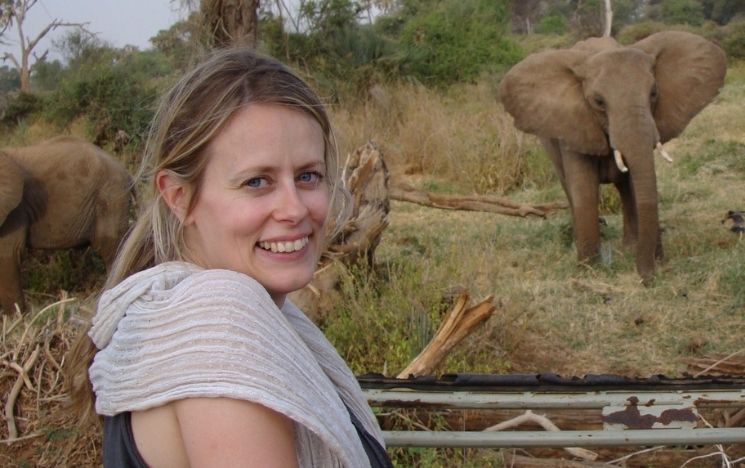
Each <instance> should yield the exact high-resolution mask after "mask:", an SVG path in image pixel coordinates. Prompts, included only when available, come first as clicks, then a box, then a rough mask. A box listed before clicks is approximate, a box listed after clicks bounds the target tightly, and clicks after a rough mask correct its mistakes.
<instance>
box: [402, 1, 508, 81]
mask: <svg viewBox="0 0 745 468" xmlns="http://www.w3.org/2000/svg"><path fill="white" fill-rule="evenodd" d="M506 17H507V12H506V7H505V6H504V5H503V4H502V3H501V2H489V1H486V0H449V1H446V2H442V3H434V4H433V5H432V8H431V9H429V10H427V11H425V12H422V13H420V14H417V15H416V16H413V17H411V18H410V19H409V20H408V21H407V22H406V24H404V26H403V27H402V30H401V37H400V47H401V52H402V54H403V57H404V58H403V68H404V70H403V71H404V73H406V74H410V75H412V76H414V77H415V78H417V79H419V80H421V81H422V82H425V83H428V84H438V85H446V84H450V83H453V82H458V81H472V80H474V79H475V78H476V77H477V76H478V75H479V74H481V73H483V72H487V71H500V70H503V69H505V68H507V67H509V66H510V65H512V64H514V63H516V62H517V61H518V60H519V59H520V58H521V52H520V50H519V48H518V46H517V45H516V44H515V43H514V42H512V41H510V40H508V39H507V38H505V37H504V32H505V30H506V23H505V21H506Z"/></svg>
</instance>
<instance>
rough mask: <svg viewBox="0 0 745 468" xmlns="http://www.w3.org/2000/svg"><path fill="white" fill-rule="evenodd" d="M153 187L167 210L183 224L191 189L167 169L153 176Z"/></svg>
mask: <svg viewBox="0 0 745 468" xmlns="http://www.w3.org/2000/svg"><path fill="white" fill-rule="evenodd" d="M155 186H156V187H157V189H158V192H159V193H160V196H161V197H162V198H163V200H164V201H165V202H166V205H168V208H170V209H171V211H172V212H173V214H175V215H176V217H177V218H178V219H179V221H181V222H182V223H183V222H184V220H186V216H187V214H188V211H189V202H190V200H191V187H190V186H189V185H188V184H187V183H186V182H185V181H184V180H183V179H182V178H181V177H179V176H178V175H176V174H175V173H174V172H173V171H169V170H167V169H161V170H160V171H158V173H157V174H155Z"/></svg>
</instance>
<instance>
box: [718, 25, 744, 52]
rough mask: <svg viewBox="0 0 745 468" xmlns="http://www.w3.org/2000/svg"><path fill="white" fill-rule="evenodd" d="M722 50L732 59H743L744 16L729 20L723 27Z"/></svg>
mask: <svg viewBox="0 0 745 468" xmlns="http://www.w3.org/2000/svg"><path fill="white" fill-rule="evenodd" d="M724 29H725V37H724V41H723V44H722V45H723V47H724V51H725V52H727V56H729V57H730V58H733V59H745V17H742V18H738V19H736V20H733V21H732V22H730V23H729V24H728V25H727V26H726V27H725V28H724Z"/></svg>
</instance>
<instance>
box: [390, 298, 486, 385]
mask: <svg viewBox="0 0 745 468" xmlns="http://www.w3.org/2000/svg"><path fill="white" fill-rule="evenodd" d="M468 300H469V298H468V294H466V293H463V294H461V295H460V297H459V298H458V300H457V301H456V303H455V306H454V307H453V308H452V309H451V310H450V312H448V313H447V314H446V315H445V317H444V318H443V320H442V323H441V324H440V328H438V329H437V332H436V333H435V336H434V337H432V340H430V342H429V344H428V345H427V346H426V347H425V348H424V350H422V352H421V353H419V355H418V356H417V357H416V358H414V360H413V361H411V363H410V364H409V365H408V366H406V368H405V369H404V370H402V371H401V372H400V373H399V374H398V376H397V378H399V379H406V378H409V377H410V376H412V375H413V376H419V375H430V374H431V373H432V371H433V370H434V369H435V368H436V367H437V366H438V365H439V364H440V363H441V362H442V361H443V359H445V357H446V356H447V355H448V353H449V352H450V351H451V350H452V349H453V348H454V347H455V346H456V345H457V344H458V343H460V342H461V341H462V340H463V338H465V337H466V336H468V335H469V334H471V332H472V331H473V330H474V329H476V327H478V326H479V325H481V324H482V323H484V322H485V321H486V319H488V318H489V317H491V315H492V314H493V313H494V311H495V310H496V307H495V306H494V304H492V302H491V301H492V296H489V297H487V298H486V299H484V300H483V301H481V302H479V303H478V304H476V305H475V306H472V307H468Z"/></svg>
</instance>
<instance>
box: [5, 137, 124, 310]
mask: <svg viewBox="0 0 745 468" xmlns="http://www.w3.org/2000/svg"><path fill="white" fill-rule="evenodd" d="M132 188H133V186H132V180H131V177H130V175H129V172H128V171H127V169H126V168H125V167H124V165H123V164H122V163H120V162H119V161H117V160H116V159H114V158H113V157H112V156H110V155H109V154H108V153H106V152H105V151H104V150H102V149H101V148H99V147H97V146H95V145H93V144H91V143H88V142H86V141H83V140H80V139H77V138H73V137H57V138H53V139H51V140H47V141H44V142H42V143H39V144H36V145H33V146H26V147H22V148H4V149H2V150H0V305H2V307H3V311H4V312H5V313H6V314H8V313H11V312H12V311H13V310H15V306H16V305H17V306H18V307H19V308H20V309H21V310H23V309H24V308H25V301H24V297H23V291H22V289H21V281H20V263H21V257H22V254H23V251H24V249H25V248H26V247H33V248H39V249H68V248H73V247H81V246H85V245H91V246H92V247H93V249H94V250H96V251H97V252H98V253H99V254H100V255H101V256H102V257H103V259H104V261H105V262H106V265H107V267H108V266H110V265H111V262H112V261H113V259H114V256H115V254H116V250H117V248H118V247H119V242H120V240H121V239H122V237H123V236H124V234H125V233H126V231H127V229H128V227H129V210H130V205H131V202H132V196H131V194H132Z"/></svg>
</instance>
